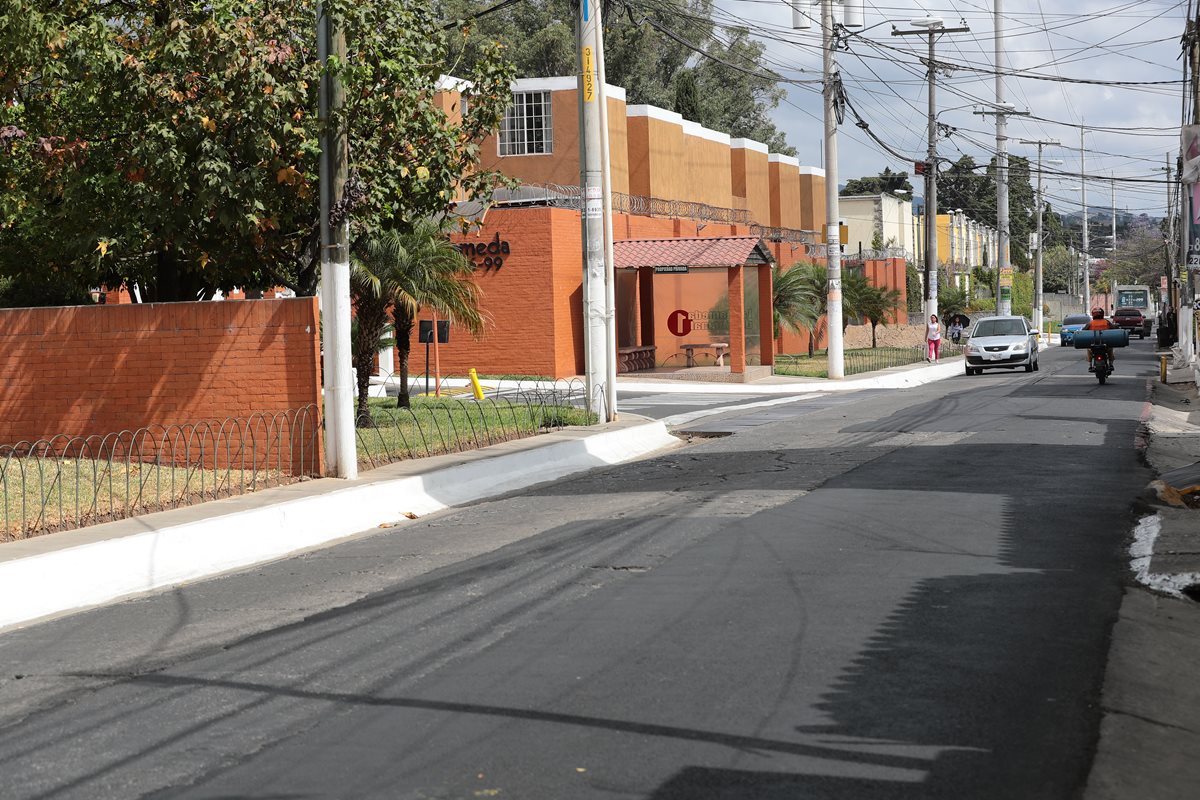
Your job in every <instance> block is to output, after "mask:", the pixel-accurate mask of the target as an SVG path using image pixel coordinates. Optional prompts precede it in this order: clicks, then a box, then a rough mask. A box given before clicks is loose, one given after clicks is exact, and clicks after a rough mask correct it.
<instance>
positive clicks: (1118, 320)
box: [1112, 308, 1151, 339]
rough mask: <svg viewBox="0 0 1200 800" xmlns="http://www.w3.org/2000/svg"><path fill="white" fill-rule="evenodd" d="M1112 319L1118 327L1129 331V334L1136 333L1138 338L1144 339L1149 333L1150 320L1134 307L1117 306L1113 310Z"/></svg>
mask: <svg viewBox="0 0 1200 800" xmlns="http://www.w3.org/2000/svg"><path fill="white" fill-rule="evenodd" d="M1112 321H1113V324H1114V325H1116V326H1117V327H1118V328H1122V329H1123V330H1127V331H1129V333H1130V335H1133V334H1135V333H1136V334H1137V335H1138V338H1139V339H1145V338H1146V336H1147V334H1149V333H1150V325H1151V320H1150V319H1148V318H1147V317H1145V316H1143V315H1142V312H1141V311H1140V310H1139V309H1136V308H1118V309H1117V310H1116V311H1115V312H1113V318H1112Z"/></svg>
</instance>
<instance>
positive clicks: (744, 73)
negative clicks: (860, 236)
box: [437, 0, 796, 156]
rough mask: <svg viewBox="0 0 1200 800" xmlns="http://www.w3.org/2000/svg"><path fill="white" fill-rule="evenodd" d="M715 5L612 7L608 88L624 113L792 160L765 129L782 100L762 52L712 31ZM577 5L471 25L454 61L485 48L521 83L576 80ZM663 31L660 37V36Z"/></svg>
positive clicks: (447, 8)
mask: <svg viewBox="0 0 1200 800" xmlns="http://www.w3.org/2000/svg"><path fill="white" fill-rule="evenodd" d="M713 5H714V3H713V0H650V2H648V3H643V4H639V5H638V6H637V7H636V8H634V7H628V8H627V9H625V10H624V11H625V13H621V11H622V9H620V7H618V6H613V7H612V8H611V10H610V11H609V13H608V15H607V16H606V17H605V20H604V23H605V25H604V27H605V30H604V47H605V67H606V72H607V78H608V82H609V83H611V84H613V85H614V86H620V87H622V88H624V89H625V91H626V96H627V98H628V101H629V103H630V104H635V103H647V104H650V105H655V106H659V107H661V108H666V109H669V110H672V111H675V112H677V113H679V114H682V115H683V116H684V117H685V118H687V119H690V120H692V121H693V122H698V123H700V124H701V125H704V126H706V127H708V128H712V129H714V130H718V131H723V132H725V133H728V134H729V135H730V136H734V137H745V138H748V139H753V140H755V141H759V142H762V143H763V144H765V145H767V146H768V147H770V148H771V150H772V152H776V153H782V154H785V155H791V156H794V155H796V151H795V149H794V148H792V147H790V146H788V144H787V140H786V138H785V137H784V134H783V133H782V132H781V131H780V130H779V129H778V128H776V127H775V124H774V123H773V122H772V121H771V111H772V110H773V109H774V108H775V107H776V106H777V105H779V103H780V102H781V101H782V100H783V98H784V90H783V89H782V88H781V87H780V86H779V81H780V77H779V76H778V75H777V74H776V73H774V72H772V71H771V70H770V69H768V68H767V67H766V66H764V59H763V51H764V48H763V45H762V44H761V43H759V42H756V41H754V39H753V38H752V37H751V35H750V32H749V31H748V30H746V29H743V28H731V27H728V26H725V25H722V26H720V27H718V26H717V25H716V24H715V23H714V22H713V18H712V10H713ZM437 7H438V9H439V11H440V13H441V14H442V15H443V16H444V17H445V18H447V19H461V18H466V17H468V16H469V15H470V14H471V13H473V12H475V11H477V10H478V4H476V3H474V2H471V0H438V2H437ZM575 8H576V4H575V3H574V2H572V0H524V2H521V3H518V4H516V5H514V6H510V7H506V8H505V10H504V12H503V13H500V14H489V15H487V16H483V17H480V18H479V19H478V20H475V21H474V22H473V23H472V24H471V26H470V28H469V30H470V31H471V34H470V35H469V36H466V37H464V38H462V39H459V40H457V41H456V42H455V44H454V47H455V51H454V59H455V60H456V61H457V62H458V63H461V64H463V65H464V66H466V67H471V66H473V65H475V64H476V63H477V62H478V60H479V59H480V58H481V57H482V55H483V54H484V53H485V52H486V48H487V47H489V46H490V44H491V43H493V42H500V43H501V44H502V45H503V46H504V51H505V55H506V57H507V58H508V59H510V60H511V61H512V63H513V65H514V66H515V67H516V72H517V74H518V75H519V76H520V77H527V78H547V77H554V76H559V75H574V74H576V72H577V67H576V63H575V61H576V55H575V32H574V31H575V28H574V16H575V13H576V12H575ZM664 31H666V32H664Z"/></svg>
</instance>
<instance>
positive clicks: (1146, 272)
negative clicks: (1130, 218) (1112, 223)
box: [1103, 225, 1167, 285]
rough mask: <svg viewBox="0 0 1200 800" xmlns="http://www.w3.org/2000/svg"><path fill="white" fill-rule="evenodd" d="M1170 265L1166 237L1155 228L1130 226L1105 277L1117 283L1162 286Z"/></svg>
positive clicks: (1106, 270)
mask: <svg viewBox="0 0 1200 800" xmlns="http://www.w3.org/2000/svg"><path fill="white" fill-rule="evenodd" d="M1166 266H1167V253H1166V248H1165V247H1164V245H1163V235H1162V233H1161V231H1159V230H1158V229H1157V228H1156V227H1154V226H1151V225H1139V226H1130V229H1129V230H1128V231H1127V232H1126V235H1125V238H1123V239H1122V238H1120V237H1118V238H1117V249H1116V251H1114V252H1113V254H1112V257H1111V258H1110V259H1109V263H1108V267H1107V269H1105V270H1104V272H1103V275H1105V276H1107V277H1108V278H1109V279H1110V280H1111V282H1112V283H1113V284H1114V285H1115V284H1143V283H1144V284H1150V283H1154V284H1156V283H1158V276H1159V275H1163V274H1165V273H1164V270H1165V269H1166Z"/></svg>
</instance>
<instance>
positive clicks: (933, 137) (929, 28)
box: [892, 17, 971, 322]
mask: <svg viewBox="0 0 1200 800" xmlns="http://www.w3.org/2000/svg"><path fill="white" fill-rule="evenodd" d="M912 26H913V27H914V28H918V30H912V31H901V30H896V29H895V28H893V29H892V36H925V37H927V38H928V44H929V55H928V56H927V58H926V63H925V66H926V68H927V69H926V81H927V82H928V83H929V109H928V111H927V115H928V123H927V124H928V130H927V132H926V135H927V137H928V139H929V142H928V152H927V153H926V156H925V320H924V321H925V322H928V321H929V317H930V316H931V315H933V314H937V313H938V294H937V292H938V287H937V251H938V240H937V227H938V225H937V170H938V164H937V62H936V61H934V58H933V53H934V43H935V42H936V41H937V37H938V34H941V33H969V32H970V30H971V29H970V28H968V27H966V26H963V27H960V28H947V27H945V24H944V23H943V22H942V20H941V19H939V18H937V17H925V18H924V19H914V20H912ZM940 318H941V317H940V316H939V319H940Z"/></svg>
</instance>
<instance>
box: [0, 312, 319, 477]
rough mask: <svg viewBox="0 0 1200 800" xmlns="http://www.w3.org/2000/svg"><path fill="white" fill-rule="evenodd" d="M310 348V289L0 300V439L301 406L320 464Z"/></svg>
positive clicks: (313, 458) (315, 339)
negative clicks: (10, 303)
mask: <svg viewBox="0 0 1200 800" xmlns="http://www.w3.org/2000/svg"><path fill="white" fill-rule="evenodd" d="M320 349H321V347H320V325H319V314H318V310H317V300H316V298H313V297H305V298H294V299H274V300H253V301H243V302H196V303H150V304H133V305H97V306H65V307H57V308H21V309H0V444H10V445H11V444H16V443H17V442H20V441H23V440H24V441H33V440H37V439H48V438H50V437H52V436H56V435H60V434H65V435H69V436H103V435H106V434H112V433H118V432H120V431H133V430H137V429H139V428H147V427H152V426H169V425H189V424H193V423H199V422H206V421H212V420H216V421H221V420H225V419H227V418H249V417H254V416H255V415H260V416H258V417H257V419H260V420H261V419H263V418H264V416H271V415H277V414H279V413H280V412H287V411H296V410H299V409H305V408H307V409H308V411H307V413H305V414H304V415H303V416H304V419H305V424H306V425H307V426H308V428H309V432H308V433H307V434H305V435H306V437H308V438H309V439H310V441H307V442H305V444H304V448H305V449H306V450H307V451H308V452H307V453H306V454H305V456H304V457H303V462H304V463H303V464H300V463H299V462H298V460H297V459H298V454H297V455H293V456H291V460H292V464H291V467H290V469H291V471H293V473H294V472H296V471H303V472H308V473H314V474H321V473H323V472H324V462H323V458H322V457H321V452H322V446H321V431H320V426H319V425H316V426H315V430H312V428H313V426H312V424H311V422H310V421H311V420H315V419H319V417H320V404H321V377H320V374H321V373H320ZM314 447H315V452H314V451H313V448H314ZM279 456H280V453H278V452H276V453H275V454H274V457H275V458H276V459H278V458H279ZM287 458H288V457H287V456H285V457H284V459H283V460H285V461H286V460H287ZM276 463H279V461H278V460H277V461H276Z"/></svg>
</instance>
